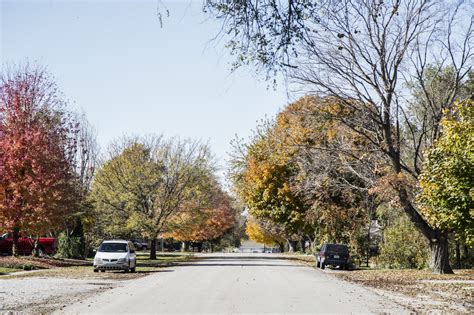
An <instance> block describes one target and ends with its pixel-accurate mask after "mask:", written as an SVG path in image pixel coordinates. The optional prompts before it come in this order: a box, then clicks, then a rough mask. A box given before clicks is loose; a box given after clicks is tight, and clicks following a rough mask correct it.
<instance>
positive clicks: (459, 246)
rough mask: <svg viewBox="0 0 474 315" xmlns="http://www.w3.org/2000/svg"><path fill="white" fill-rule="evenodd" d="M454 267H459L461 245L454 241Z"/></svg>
mask: <svg viewBox="0 0 474 315" xmlns="http://www.w3.org/2000/svg"><path fill="white" fill-rule="evenodd" d="M456 268H457V269H461V245H460V244H459V241H456Z"/></svg>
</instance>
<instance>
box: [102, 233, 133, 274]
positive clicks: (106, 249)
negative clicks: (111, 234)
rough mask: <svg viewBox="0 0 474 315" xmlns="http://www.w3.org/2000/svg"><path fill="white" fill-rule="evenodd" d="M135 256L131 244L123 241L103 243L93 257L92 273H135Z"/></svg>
mask: <svg viewBox="0 0 474 315" xmlns="http://www.w3.org/2000/svg"><path fill="white" fill-rule="evenodd" d="M136 267H137V255H136V254H135V247H133V243H132V242H129V241H124V240H110V241H103V242H102V243H101V244H100V246H99V249H98V250H97V252H96V254H95V257H94V272H98V271H99V270H100V271H102V272H103V271H105V270H124V271H125V272H128V271H131V272H135V269H136Z"/></svg>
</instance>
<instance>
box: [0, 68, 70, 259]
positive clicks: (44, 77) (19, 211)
mask: <svg viewBox="0 0 474 315" xmlns="http://www.w3.org/2000/svg"><path fill="white" fill-rule="evenodd" d="M0 80H1V83H0V187H2V190H3V191H2V196H3V197H2V198H1V200H0V201H1V203H0V222H1V225H2V227H4V228H5V229H7V230H10V231H13V254H14V255H16V254H17V248H18V237H19V231H23V232H24V233H31V234H33V235H36V236H38V235H41V234H44V233H46V232H49V231H51V230H53V229H55V228H58V227H59V226H60V224H61V223H62V218H63V217H64V216H65V215H67V214H68V212H69V211H70V210H71V209H72V208H73V207H74V206H75V204H76V202H77V199H76V197H77V178H76V177H75V175H74V173H73V163H72V156H73V155H74V154H75V149H76V145H75V143H74V141H73V140H74V138H75V134H76V128H77V125H76V124H75V122H74V120H73V119H71V116H70V114H69V113H68V112H67V111H66V110H65V105H66V104H65V103H64V101H63V100H62V99H61V97H60V94H59V92H58V91H57V87H56V85H55V83H54V81H53V80H52V79H51V78H50V76H49V75H48V74H47V73H46V72H45V71H44V70H42V69H39V68H35V69H31V68H29V67H24V68H19V69H18V70H16V71H14V72H11V73H4V74H3V75H2V78H1V79H0Z"/></svg>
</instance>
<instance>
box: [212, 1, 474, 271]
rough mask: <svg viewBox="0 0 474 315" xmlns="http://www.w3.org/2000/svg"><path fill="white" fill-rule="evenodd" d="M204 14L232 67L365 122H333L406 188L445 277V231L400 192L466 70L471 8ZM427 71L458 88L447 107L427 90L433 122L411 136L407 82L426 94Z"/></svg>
mask: <svg viewBox="0 0 474 315" xmlns="http://www.w3.org/2000/svg"><path fill="white" fill-rule="evenodd" d="M205 8H209V9H210V10H211V11H212V13H213V14H214V15H215V16H216V17H217V18H220V19H222V20H223V22H224V24H223V25H224V26H223V34H229V36H230V37H231V38H230V45H229V46H230V47H231V49H232V52H233V53H234V54H237V56H238V57H237V58H238V59H237V65H239V64H254V65H256V66H257V67H258V68H260V69H264V70H266V71H267V73H270V72H271V71H278V70H282V71H283V73H285V74H286V75H288V76H289V77H290V78H292V79H293V80H294V82H295V83H297V84H300V85H301V87H302V88H303V89H306V90H309V91H311V92H313V93H316V94H318V95H325V96H333V97H336V98H337V99H339V100H340V104H341V105H342V108H343V109H349V110H351V111H352V110H354V111H359V112H362V113H363V115H366V116H367V118H368V119H369V120H370V125H369V126H367V125H365V124H364V125H360V124H359V121H357V120H353V119H351V117H347V116H343V117H341V116H339V115H338V113H332V114H333V119H334V120H337V121H340V122H341V123H343V124H345V125H346V126H347V127H349V128H351V129H352V130H353V131H354V132H356V133H358V134H360V135H361V136H363V137H364V138H366V140H367V141H369V142H370V143H372V144H373V145H374V146H375V147H377V148H378V151H379V153H381V154H382V155H383V156H384V158H385V159H386V160H387V162H389V163H390V164H389V165H390V170H391V173H392V174H388V176H390V177H392V178H395V177H398V178H400V179H402V178H410V179H408V180H398V181H396V182H395V183H394V185H392V188H391V189H393V190H394V192H395V193H396V197H397V199H398V200H399V203H400V205H401V206H402V208H403V209H404V211H405V213H406V214H407V216H408V217H409V218H410V220H411V221H412V222H413V224H414V225H415V227H416V228H417V229H418V230H419V231H420V232H421V233H422V234H423V235H424V237H425V238H426V239H427V240H428V241H429V243H430V247H431V252H432V262H431V266H432V269H433V270H434V271H435V272H439V273H451V272H452V270H451V267H450V265H449V259H448V231H446V230H442V229H440V228H437V227H435V226H432V225H430V224H429V222H428V220H427V218H426V217H424V216H423V213H422V212H421V211H420V209H419V208H418V207H417V205H416V202H415V200H414V199H413V198H412V196H411V194H410V189H411V187H410V186H406V185H405V183H407V182H410V181H414V182H415V186H416V185H417V181H418V176H419V175H420V173H421V163H422V158H421V157H422V156H423V154H422V153H423V152H422V149H423V148H424V146H423V143H428V144H431V143H433V142H434V141H435V140H436V138H437V137H439V132H437V130H439V123H440V120H441V118H442V113H443V110H444V109H448V110H449V109H450V108H451V107H452V105H453V103H454V101H455V100H456V99H457V98H458V96H459V93H460V89H461V86H462V84H463V82H464V81H465V79H466V76H467V75H468V73H469V71H470V69H471V63H470V62H471V60H472V56H473V54H472V47H471V43H472V39H473V29H472V25H473V17H472V15H470V16H469V12H472V7H471V6H470V5H469V4H463V3H459V4H457V5H456V6H454V7H453V6H452V5H450V4H447V3H446V2H445V1H440V0H437V1H428V0H410V1H400V0H390V1H378V0H370V1H349V0H344V1H292V0H290V1H288V2H284V3H283V2H280V1H275V0H264V1H255V0H245V1H231V2H225V3H223V2H221V1H209V2H208V4H207V5H206V6H205ZM466 13H467V16H466V15H465V14H466ZM463 14H464V16H463ZM459 17H461V18H459ZM463 18H464V20H463ZM458 20H459V21H461V22H460V23H456V22H458ZM432 64H434V65H435V67H436V68H438V69H442V68H445V67H446V66H449V67H450V68H451V69H452V72H453V78H454V80H452V84H450V85H448V86H447V87H446V89H447V90H446V91H445V92H446V93H445V94H446V96H447V97H445V98H441V99H437V98H436V96H437V95H438V94H433V93H432V91H433V90H430V89H426V88H425V89H423V93H424V95H425V97H426V99H429V100H430V101H429V102H425V104H428V105H430V106H429V107H427V108H426V109H427V110H429V111H430V112H431V114H430V115H427V116H426V117H427V118H428V117H433V118H434V119H432V120H430V119H422V120H421V125H416V128H413V126H412V125H410V123H409V121H410V119H411V117H412V116H413V112H411V111H410V106H409V105H410V104H411V102H413V99H412V98H411V97H410V95H408V94H407V90H406V88H405V87H406V86H407V85H408V84H409V83H410V82H413V81H416V82H418V83H419V85H420V86H422V87H425V86H426V85H425V82H426V81H425V79H426V75H425V74H426V71H427V70H428V68H429V65H432ZM439 73H441V72H439ZM433 105H435V106H433ZM328 114H331V113H330V112H328ZM356 116H358V117H360V116H361V115H356ZM367 127H369V128H368V129H367ZM404 128H406V129H404ZM420 130H421V131H420Z"/></svg>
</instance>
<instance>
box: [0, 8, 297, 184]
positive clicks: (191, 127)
mask: <svg viewBox="0 0 474 315" xmlns="http://www.w3.org/2000/svg"><path fill="white" fill-rule="evenodd" d="M0 3H1V6H0V23H1V24H0V61H1V64H2V66H5V65H9V66H11V65H15V64H24V63H26V62H29V63H36V64H38V65H41V66H45V67H46V68H47V70H48V71H49V72H50V73H51V74H52V75H53V76H54V77H55V79H56V82H57V84H58V85H59V87H60V89H61V90H62V92H63V93H64V94H65V97H66V98H67V99H68V100H69V102H70V104H71V106H72V107H73V108H74V109H75V110H78V111H83V112H84V113H85V114H86V116H87V118H88V120H89V121H90V123H91V124H92V125H93V126H94V128H95V129H96V131H97V135H98V142H99V145H100V146H101V148H102V149H103V150H105V148H106V147H107V144H108V143H110V141H112V140H113V139H115V138H119V137H121V136H123V135H147V134H163V135H165V136H167V137H172V136H179V137H183V138H193V139H200V140H201V141H203V142H208V143H209V144H210V146H211V148H212V150H213V153H214V155H215V156H216V158H217V160H218V163H219V166H220V167H221V170H220V174H221V176H222V174H223V173H224V168H225V161H226V159H228V157H227V153H228V152H229V151H230V150H231V145H230V141H231V140H232V139H234V138H235V135H238V136H239V137H244V138H245V137H248V136H249V135H250V134H251V130H252V129H253V128H255V126H256V124H257V121H258V120H260V119H263V118H265V117H272V116H273V115H275V114H276V113H277V112H278V110H279V109H281V108H282V107H284V106H285V105H286V104H287V103H288V96H287V92H286V89H285V88H284V86H283V85H282V84H280V85H279V86H278V87H277V88H276V89H274V88H273V87H270V88H268V85H269V83H267V82H265V81H264V79H263V75H258V74H255V73H254V71H253V69H248V68H247V69H240V70H238V71H237V72H231V71H230V68H231V62H232V61H233V60H234V59H233V57H232V56H230V53H229V50H227V49H226V48H225V47H224V44H225V42H222V41H221V42H218V41H215V40H212V39H213V38H214V37H215V35H216V34H217V33H218V31H219V28H220V26H221V25H220V22H219V21H217V20H215V19H210V18H209V17H207V16H206V15H204V13H202V12H201V4H202V2H201V0H182V1H180V0H174V1H160V0H155V1H131V0H130V1H109V0H102V1H101V0H94V1H92V0H89V1H53V0H47V1H42V0H34V1H18V0H16V1H6V0H0ZM166 10H169V12H170V16H169V17H166ZM158 12H161V13H162V14H163V15H164V17H163V26H161V25H160V20H159V18H158Z"/></svg>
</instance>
